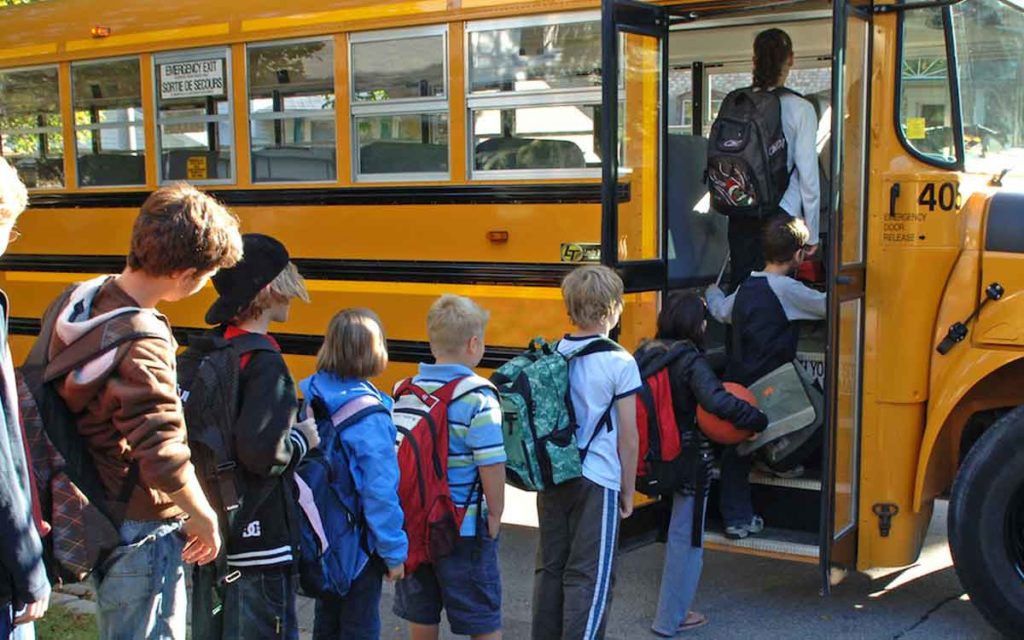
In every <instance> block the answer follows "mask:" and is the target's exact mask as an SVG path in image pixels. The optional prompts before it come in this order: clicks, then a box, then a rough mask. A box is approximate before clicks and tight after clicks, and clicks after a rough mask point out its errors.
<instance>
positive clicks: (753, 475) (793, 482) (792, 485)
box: [750, 469, 821, 491]
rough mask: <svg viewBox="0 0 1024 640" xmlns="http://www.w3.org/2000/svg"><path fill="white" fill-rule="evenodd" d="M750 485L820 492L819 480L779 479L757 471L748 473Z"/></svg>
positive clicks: (804, 478) (801, 478) (800, 478)
mask: <svg viewBox="0 0 1024 640" xmlns="http://www.w3.org/2000/svg"><path fill="white" fill-rule="evenodd" d="M750 484H760V485H764V486H768V487H786V488H787V489H801V490H804V491H821V480H819V479H818V478H813V477H806V476H802V477H799V478H780V477H778V476H776V475H773V474H771V473H768V472H765V471H758V470H757V469H755V470H753V471H751V472H750Z"/></svg>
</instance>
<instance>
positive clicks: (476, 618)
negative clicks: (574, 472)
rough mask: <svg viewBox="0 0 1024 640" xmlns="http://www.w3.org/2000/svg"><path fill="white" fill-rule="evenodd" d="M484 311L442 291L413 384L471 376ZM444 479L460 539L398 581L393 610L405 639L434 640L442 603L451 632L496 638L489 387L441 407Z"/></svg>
mask: <svg viewBox="0 0 1024 640" xmlns="http://www.w3.org/2000/svg"><path fill="white" fill-rule="evenodd" d="M489 316H490V314H489V313H488V312H487V311H485V310H483V309H481V308H480V307H479V306H478V305H477V304H476V303H475V302H473V301H472V300H470V299H469V298H465V297H462V296H454V295H444V296H441V297H440V298H439V299H438V300H437V301H436V302H435V303H434V304H433V306H431V307H430V312H429V314H428V315H427V334H428V336H429V338H430V351H431V352H432V353H433V354H434V359H435V361H436V364H426V363H423V364H420V367H419V374H418V375H416V377H415V378H413V382H414V383H415V384H417V385H419V386H420V387H421V388H422V389H423V390H424V391H427V392H433V391H435V390H436V389H438V388H440V387H441V386H442V385H444V384H445V383H447V382H451V381H452V380H455V379H457V378H463V377H466V376H472V375H474V373H473V368H474V367H476V366H477V365H478V364H480V360H481V359H482V358H483V355H484V329H485V328H486V326H487V320H488V318H489ZM448 484H449V486H450V488H451V492H452V501H453V502H454V503H455V505H456V506H459V507H462V506H465V505H468V510H467V512H466V516H465V519H464V520H463V522H462V528H461V529H460V531H459V533H460V538H459V541H458V542H457V543H456V545H455V550H454V551H453V553H452V554H451V555H450V556H448V557H446V558H444V559H442V560H440V561H439V562H437V563H435V564H433V565H423V566H422V567H420V569H418V570H417V571H416V573H414V574H413V575H411V576H408V577H406V579H405V580H402V581H401V582H399V583H397V585H396V588H395V606H394V612H395V615H397V616H398V617H400V618H403V619H405V620H407V621H409V630H410V635H411V637H412V640H436V638H437V637H438V625H439V624H440V622H441V609H442V608H443V609H445V611H446V612H447V616H448V624H449V625H450V626H451V629H452V632H453V633H455V634H458V635H468V636H471V637H473V638H474V639H486V640H492V639H500V638H501V573H500V569H499V566H498V528H499V527H500V526H501V512H502V510H503V508H504V502H505V446H504V442H503V438H502V433H501V407H500V405H499V404H498V396H497V394H496V392H495V391H494V390H493V388H489V387H484V388H481V389H478V390H475V391H472V392H470V393H468V394H466V395H465V396H463V397H461V398H457V399H456V400H455V401H454V402H452V404H451V406H450V407H449V408H448ZM478 528H479V530H478Z"/></svg>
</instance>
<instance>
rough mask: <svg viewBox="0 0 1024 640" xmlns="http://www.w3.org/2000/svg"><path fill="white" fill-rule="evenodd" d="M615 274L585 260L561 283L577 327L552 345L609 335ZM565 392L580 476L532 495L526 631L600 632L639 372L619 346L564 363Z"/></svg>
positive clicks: (627, 509) (616, 303)
mask: <svg viewBox="0 0 1024 640" xmlns="http://www.w3.org/2000/svg"><path fill="white" fill-rule="evenodd" d="M622 295H623V285H622V279H621V278H619V276H618V274H616V273H615V272H614V271H612V270H611V269H609V268H608V267H604V266H598V265H587V266H583V267H579V268H578V269H576V270H574V271H573V272H572V273H570V274H569V275H568V276H566V278H565V280H564V281H563V282H562V296H563V298H564V299H565V306H566V310H567V311H568V313H569V318H570V319H571V320H572V323H573V325H575V330H574V331H573V332H572V333H570V334H568V335H566V336H565V338H564V339H563V340H561V341H560V342H559V343H558V350H559V352H561V353H563V354H566V355H568V354H571V353H573V352H576V351H578V350H580V349H582V348H583V347H585V346H587V345H588V344H590V343H591V342H594V341H595V340H609V338H608V333H609V332H610V331H611V329H612V328H613V327H614V326H615V325H616V324H618V322H619V316H620V315H621V314H622ZM569 380H570V387H571V389H572V392H571V400H572V404H573V408H574V410H575V414H576V420H577V424H578V425H579V429H578V431H577V433H576V438H577V442H578V443H579V445H580V446H581V447H583V449H581V455H582V456H583V477H581V478H577V479H575V480H571V481H569V482H566V483H564V484H561V485H558V486H556V487H552V488H550V489H547V490H545V491H543V492H541V493H540V494H538V496H537V513H538V516H539V520H540V547H539V549H538V552H537V568H536V574H535V577H534V583H533V634H532V635H533V639H534V640H548V639H552V640H560V639H562V638H584V639H587V640H590V639H592V638H602V637H604V627H605V620H606V618H607V613H608V603H609V600H610V596H611V586H612V575H613V571H614V559H615V551H616V547H617V545H618V532H619V519H620V518H628V517H629V516H630V514H632V513H633V490H634V487H635V483H636V461H637V447H638V434H637V428H636V401H635V400H634V399H633V394H635V393H636V392H637V391H639V389H640V386H641V381H640V370H639V369H638V368H637V365H636V361H635V360H634V359H633V356H632V355H630V353H629V352H628V351H626V350H625V349H622V348H616V349H614V350H611V351H601V352H598V353H592V354H590V355H587V356H585V357H580V358H577V359H574V360H571V361H570V364H569Z"/></svg>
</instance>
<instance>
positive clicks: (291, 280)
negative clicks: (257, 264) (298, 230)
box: [232, 262, 309, 324]
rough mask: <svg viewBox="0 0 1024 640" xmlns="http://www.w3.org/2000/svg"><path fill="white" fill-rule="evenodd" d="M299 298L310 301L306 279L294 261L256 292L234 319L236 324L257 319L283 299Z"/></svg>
mask: <svg viewBox="0 0 1024 640" xmlns="http://www.w3.org/2000/svg"><path fill="white" fill-rule="evenodd" d="M294 298H298V299H299V300H302V301H303V302H306V303H308V302H309V291H307V290H306V280H305V278H303V277H302V274H300V273H299V270H298V269H297V268H296V267H295V264H294V263H292V262H289V263H288V266H286V267H285V268H284V269H282V270H281V273H279V274H277V277H276V278H274V279H273V280H272V281H271V282H270V284H268V285H267V286H265V287H263V289H262V290H261V291H260V292H259V293H257V294H256V297H255V298H253V300H252V302H250V303H249V304H248V305H246V307H245V308H244V309H242V310H241V311H239V312H238V315H237V316H235V317H234V319H233V320H232V321H233V322H234V323H235V324H238V323H241V322H245V321H247V320H256V319H257V318H259V317H260V316H262V315H263V314H264V313H265V312H266V311H267V309H269V308H270V307H272V306H274V303H276V302H279V301H281V300H292V299H294Z"/></svg>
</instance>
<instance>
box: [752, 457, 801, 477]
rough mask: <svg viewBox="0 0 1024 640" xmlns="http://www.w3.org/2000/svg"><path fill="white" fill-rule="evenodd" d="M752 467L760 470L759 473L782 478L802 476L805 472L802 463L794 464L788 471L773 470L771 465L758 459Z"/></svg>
mask: <svg viewBox="0 0 1024 640" xmlns="http://www.w3.org/2000/svg"><path fill="white" fill-rule="evenodd" d="M754 469H756V470H757V471H760V472H761V473H764V474H767V475H770V476H775V477H776V478H781V479H783V480H792V479H794V478H802V477H803V476H804V474H805V473H806V472H807V470H806V469H804V465H802V464H798V465H796V466H795V467H793V468H792V469H790V470H788V471H775V470H774V469H772V468H771V467H769V466H768V465H766V464H765V463H763V462H761V461H760V460H758V461H757V462H755V463H754Z"/></svg>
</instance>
